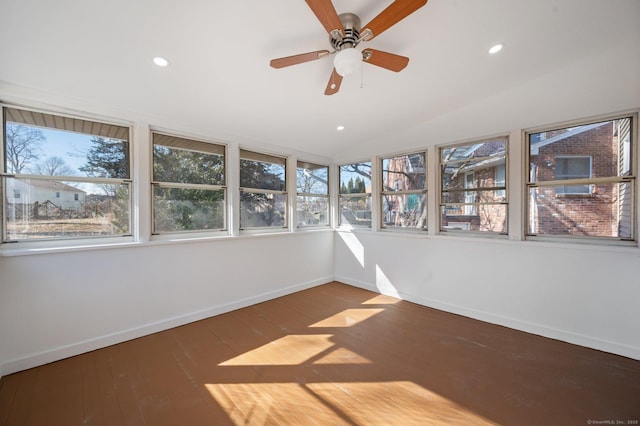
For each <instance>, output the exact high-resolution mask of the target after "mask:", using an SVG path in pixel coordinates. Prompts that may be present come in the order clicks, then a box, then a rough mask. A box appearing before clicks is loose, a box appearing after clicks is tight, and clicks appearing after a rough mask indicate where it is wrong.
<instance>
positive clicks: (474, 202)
mask: <svg viewBox="0 0 640 426" xmlns="http://www.w3.org/2000/svg"><path fill="white" fill-rule="evenodd" d="M439 157H440V183H441V190H440V230H441V231H443V232H449V231H453V232H457V231H471V232H483V233H496V234H506V233H507V185H506V162H507V139H506V138H498V139H493V140H488V141H479V142H476V143H469V144H464V145H453V146H446V147H442V148H440V155H439Z"/></svg>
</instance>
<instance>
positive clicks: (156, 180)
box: [152, 132, 227, 234]
mask: <svg viewBox="0 0 640 426" xmlns="http://www.w3.org/2000/svg"><path fill="white" fill-rule="evenodd" d="M152 138H153V180H152V193H153V233H154V234H164V233H174V232H188V231H215V230H224V229H226V227H227V226H226V187H225V147H224V146H222V145H217V144H213V143H207V142H201V141H195V140H191V139H185V138H180V137H175V136H170V135H165V134H161V133H155V132H154V133H152Z"/></svg>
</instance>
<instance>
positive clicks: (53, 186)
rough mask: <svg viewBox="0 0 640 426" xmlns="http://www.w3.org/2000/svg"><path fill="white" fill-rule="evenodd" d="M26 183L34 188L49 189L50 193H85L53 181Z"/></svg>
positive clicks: (33, 180) (32, 180)
mask: <svg viewBox="0 0 640 426" xmlns="http://www.w3.org/2000/svg"><path fill="white" fill-rule="evenodd" d="M26 183H27V184H28V185H30V186H33V187H36V188H42V189H50V190H52V191H67V192H82V193H84V192H85V191H83V190H82V189H80V188H76V187H74V186H71V185H67V184H66V183H63V182H60V181H55V180H39V179H29V180H28V181H27V182H26Z"/></svg>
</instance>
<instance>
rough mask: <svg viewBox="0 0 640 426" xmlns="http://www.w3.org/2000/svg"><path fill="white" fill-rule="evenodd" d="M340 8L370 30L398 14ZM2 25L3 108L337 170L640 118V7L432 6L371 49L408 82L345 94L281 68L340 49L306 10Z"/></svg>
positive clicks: (61, 15)
mask: <svg viewBox="0 0 640 426" xmlns="http://www.w3.org/2000/svg"><path fill="white" fill-rule="evenodd" d="M333 3H334V5H335V8H336V10H337V12H338V13H344V12H352V13H355V14H357V15H358V16H359V17H360V18H361V20H362V23H363V24H365V23H366V22H368V21H370V20H371V19H372V18H373V17H374V16H376V15H377V14H378V13H379V12H380V11H382V10H383V9H384V8H385V7H386V6H387V5H388V4H389V3H390V0H368V1H365V0H334V2H333ZM0 16H1V17H2V25H0V44H1V47H0V48H1V52H0V53H1V54H0V61H1V62H0V84H1V85H0V98H2V96H4V97H5V98H6V97H7V96H9V95H10V94H12V93H27V92H28V93H36V94H37V96H38V97H39V98H40V99H43V100H47V99H51V100H52V102H54V103H55V104H56V105H58V106H61V107H66V108H82V109H85V110H86V111H87V112H91V113H100V114H111V115H113V116H117V117H120V118H129V117H131V118H129V119H131V120H136V121H140V120H142V121H146V122H148V123H150V124H152V125H157V126H161V127H164V128H170V129H173V130H175V131H182V132H189V133H190V134H197V135H203V136H206V137H209V138H212V139H218V140H222V141H236V142H238V143H240V144H245V145H249V146H251V145H253V146H271V147H281V148H284V149H286V150H290V151H294V152H306V153H311V154H314V155H317V156H322V157H327V158H333V159H336V158H340V157H343V156H354V155H364V154H366V153H368V154H379V153H385V152H393V151H395V150H396V148H397V149H401V148H402V149H404V148H407V147H414V146H426V145H433V144H436V143H442V142H447V141H453V140H461V139H464V138H470V137H480V136H484V135H485V134H486V135H488V134H492V133H497V132H504V131H509V130H510V129H513V128H517V126H533V125H540V124H545V123H546V122H556V121H560V120H567V119H572V118H577V117H580V115H579V114H602V113H607V112H613V111H610V109H611V108H620V107H623V108H637V107H638V106H640V85H639V83H638V79H639V77H638V76H639V75H640V48H639V43H638V42H639V41H640V29H639V28H640V24H639V22H640V1H638V0H557V1H553V0H536V1H530V0H482V1H479V0H430V1H429V2H428V3H427V5H426V6H424V7H423V8H421V9H419V10H418V11H417V12H415V13H414V14H412V15H410V16H409V17H408V18H406V19H405V20H403V21H401V22H400V23H398V24H397V25H395V26H394V27H392V28H391V29H389V30H387V31H386V32H384V33H383V34H381V35H380V36H379V37H377V38H375V39H374V40H373V41H371V42H368V43H362V44H361V45H360V47H363V46H367V47H371V48H374V49H379V50H385V51H388V52H392V53H396V54H400V55H403V56H408V57H410V58H411V60H410V62H409V65H408V67H407V68H406V69H405V70H403V71H402V72H400V73H393V72H390V71H387V70H384V69H381V68H378V67H375V66H372V65H369V64H364V68H363V69H364V71H363V75H362V78H360V76H350V77H347V78H345V80H344V81H343V83H342V87H341V89H340V92H339V93H338V94H336V95H333V96H325V95H324V94H323V93H324V89H325V86H326V84H327V81H328V79H329V75H330V72H331V69H332V61H331V59H328V58H324V59H321V60H318V61H313V62H309V63H305V64H300V65H296V66H292V67H288V68H283V69H273V68H271V67H270V66H269V61H270V59H273V58H278V57H282V56H289V55H293V54H298V53H305V52H309V51H315V50H320V49H330V46H329V43H328V36H327V34H326V32H325V30H324V28H323V27H322V25H321V24H320V23H319V22H318V21H317V19H316V17H315V15H314V14H313V12H312V11H311V10H310V9H309V7H308V6H307V4H306V3H305V2H304V1H302V0H224V1H222V0H208V1H203V0H180V1H176V0H153V1H152V0H109V1H105V0H55V1H54V0H20V1H13V0H0ZM498 42H499V43H503V44H504V46H505V47H504V49H503V51H502V52H500V53H499V54H497V55H493V56H492V55H489V54H488V53H487V50H488V49H489V48H490V47H491V46H492V45H494V44H495V43H498ZM156 55H162V56H164V57H166V58H168V59H169V60H170V62H171V64H170V66H169V67H167V68H164V69H162V68H158V67H156V66H155V65H153V63H152V62H151V59H152V57H154V56H156ZM9 97H11V96H9ZM5 100H6V99H5ZM53 100H55V101H53ZM545 120H551V121H545ZM339 124H342V125H344V126H345V130H344V131H342V132H337V131H336V126H337V125H339Z"/></svg>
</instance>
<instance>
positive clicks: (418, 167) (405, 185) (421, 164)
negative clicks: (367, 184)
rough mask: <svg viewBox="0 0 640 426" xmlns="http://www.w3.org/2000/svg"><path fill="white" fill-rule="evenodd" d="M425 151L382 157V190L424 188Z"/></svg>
mask: <svg viewBox="0 0 640 426" xmlns="http://www.w3.org/2000/svg"><path fill="white" fill-rule="evenodd" d="M425 185H426V178H425V153H424V152H421V153H417V154H408V155H399V156H397V157H391V158H383V159H382V191H383V192H391V191H408V190H415V189H425Z"/></svg>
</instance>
